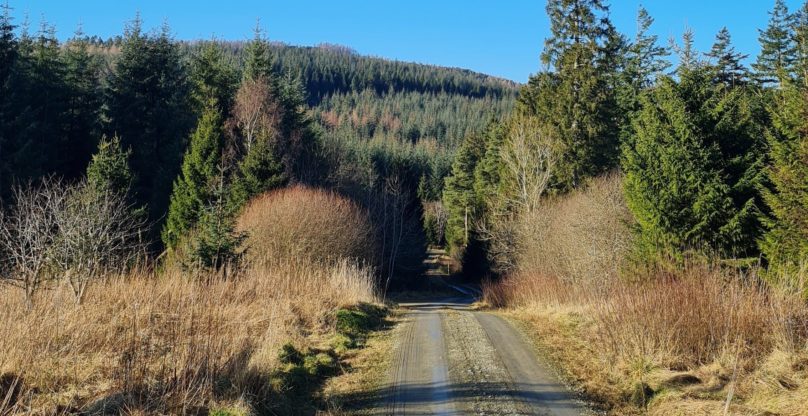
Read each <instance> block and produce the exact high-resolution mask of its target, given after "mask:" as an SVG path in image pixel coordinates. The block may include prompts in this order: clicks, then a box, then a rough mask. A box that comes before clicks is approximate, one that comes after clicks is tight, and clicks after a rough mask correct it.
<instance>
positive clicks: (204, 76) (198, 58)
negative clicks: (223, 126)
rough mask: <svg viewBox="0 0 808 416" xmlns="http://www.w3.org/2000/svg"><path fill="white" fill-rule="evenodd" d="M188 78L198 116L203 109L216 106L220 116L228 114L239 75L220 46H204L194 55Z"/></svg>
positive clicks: (212, 44) (212, 42) (211, 44)
mask: <svg viewBox="0 0 808 416" xmlns="http://www.w3.org/2000/svg"><path fill="white" fill-rule="evenodd" d="M189 75H190V82H191V85H192V87H193V89H192V91H191V97H192V98H193V100H194V102H195V105H194V106H195V107H196V108H197V109H198V111H199V112H200V113H201V112H202V110H204V108H206V107H209V106H215V107H216V108H218V109H219V111H220V112H221V113H222V114H225V115H227V114H230V110H231V108H232V107H233V95H234V94H235V92H236V87H237V85H238V75H237V72H236V69H235V68H234V67H233V65H232V64H231V63H230V62H229V60H228V59H227V57H226V56H225V54H224V51H223V49H222V47H221V45H220V44H219V43H217V42H215V41H211V42H205V43H204V44H203V45H202V46H201V47H200V48H199V50H197V51H196V52H195V53H194V55H193V56H192V58H191V66H190V74H189Z"/></svg>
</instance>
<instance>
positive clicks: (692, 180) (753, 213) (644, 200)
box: [622, 68, 763, 256]
mask: <svg viewBox="0 0 808 416" xmlns="http://www.w3.org/2000/svg"><path fill="white" fill-rule="evenodd" d="M761 113H762V111H761V108H760V105H759V100H756V99H755V94H754V92H753V91H751V89H750V88H748V87H746V86H742V87H741V86H736V87H731V86H728V85H726V84H723V83H717V82H716V81H715V77H714V74H713V72H712V71H710V70H709V68H701V69H696V70H688V71H686V72H684V75H683V76H682V78H681V80H680V82H676V81H674V80H673V79H670V78H664V79H663V82H661V84H660V85H659V86H658V87H656V88H654V89H653V90H652V91H650V92H649V93H647V94H645V95H644V97H643V99H642V106H641V110H640V111H639V112H638V113H636V114H635V117H634V121H633V122H634V129H635V131H636V135H635V136H634V137H633V138H632V140H631V141H629V142H627V143H625V144H624V146H623V159H622V162H623V163H622V165H623V170H624V171H625V172H626V200H627V202H628V204H629V208H630V209H631V210H632V212H633V213H634V216H635V217H636V218H637V220H638V226H639V229H640V231H641V233H640V234H641V236H642V241H643V242H644V243H645V244H646V245H645V248H647V249H649V250H651V251H655V250H672V251H674V252H677V251H680V250H686V249H707V250H711V251H715V252H717V253H718V254H720V255H728V256H745V255H754V254H755V253H756V247H755V241H756V240H757V238H758V237H759V231H760V226H759V223H758V218H759V213H760V211H759V205H760V201H759V195H758V194H757V192H756V191H755V188H756V187H757V186H758V185H759V184H760V182H761V179H762V177H761V160H762V159H761V156H762V155H761V144H760V137H761V135H762V128H761V126H762V123H761V122H760V120H761V118H762V117H763V116H762V114H761Z"/></svg>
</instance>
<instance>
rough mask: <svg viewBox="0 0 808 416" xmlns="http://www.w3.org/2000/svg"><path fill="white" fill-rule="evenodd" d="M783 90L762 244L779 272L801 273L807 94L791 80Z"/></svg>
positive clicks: (807, 222)
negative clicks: (769, 210)
mask: <svg viewBox="0 0 808 416" xmlns="http://www.w3.org/2000/svg"><path fill="white" fill-rule="evenodd" d="M780 94H781V96H780V97H779V98H780V99H779V100H778V101H777V102H779V103H781V104H780V105H779V106H777V107H775V108H773V109H772V111H771V112H772V119H773V120H772V128H771V129H770V130H769V131H768V132H767V134H766V139H767V141H768V144H769V149H770V150H769V152H770V153H769V156H770V159H771V166H770V167H769V169H768V172H767V173H768V178H769V182H770V183H771V187H770V189H766V190H764V193H763V194H764V197H765V199H766V203H767V204H768V206H769V208H770V209H771V217H770V218H769V219H767V221H766V222H767V225H768V226H769V228H770V230H769V232H768V233H766V235H765V238H764V239H763V240H762V241H761V249H762V250H763V253H764V254H765V255H766V258H767V259H768V260H769V262H770V263H771V265H772V268H773V269H774V270H775V271H776V272H783V273H786V274H787V273H793V274H794V275H796V273H795V272H797V271H799V269H800V267H805V266H806V264H808V135H807V134H806V131H807V130H806V120H808V97H807V96H806V90H805V88H804V87H799V86H797V85H794V84H791V83H787V84H785V86H784V89H783V91H782V92H781V93H780ZM790 283H791V284H794V283H795V282H790Z"/></svg>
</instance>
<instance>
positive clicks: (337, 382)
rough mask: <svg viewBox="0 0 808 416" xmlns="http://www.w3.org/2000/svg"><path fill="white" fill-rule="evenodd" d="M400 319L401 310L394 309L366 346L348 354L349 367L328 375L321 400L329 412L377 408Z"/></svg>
mask: <svg viewBox="0 0 808 416" xmlns="http://www.w3.org/2000/svg"><path fill="white" fill-rule="evenodd" d="M400 319H401V315H400V314H398V313H397V312H395V311H394V312H392V313H391V314H390V315H389V316H388V318H387V320H386V322H385V323H384V324H383V325H382V326H381V327H379V328H378V329H377V330H374V331H372V332H371V333H370V334H369V336H368V338H367V341H366V343H365V345H364V348H361V349H356V350H352V351H350V352H348V353H347V354H345V356H344V359H343V365H344V366H345V367H346V371H345V372H343V373H342V374H340V375H338V376H336V377H333V378H331V379H329V380H328V381H327V382H326V383H325V386H324V388H323V390H322V395H321V401H322V403H324V404H325V408H326V410H327V412H328V414H333V415H345V414H350V415H365V414H371V413H372V412H373V410H374V409H376V408H377V406H378V405H379V403H378V400H379V395H378V394H377V393H379V392H381V391H382V390H383V389H384V388H385V386H384V383H385V382H386V380H387V371H388V369H389V368H390V363H391V360H392V354H391V352H392V351H393V346H394V342H395V339H396V332H395V330H394V328H395V325H396V324H397V323H399V322H400Z"/></svg>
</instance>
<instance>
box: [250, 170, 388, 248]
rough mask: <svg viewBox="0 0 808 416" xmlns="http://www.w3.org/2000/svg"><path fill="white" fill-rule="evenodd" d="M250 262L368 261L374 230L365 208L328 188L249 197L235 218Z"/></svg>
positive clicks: (303, 189) (304, 188) (280, 191)
mask: <svg viewBox="0 0 808 416" xmlns="http://www.w3.org/2000/svg"><path fill="white" fill-rule="evenodd" d="M237 228H238V230H239V231H242V232H247V233H248V234H249V238H248V240H247V245H248V246H249V247H250V251H251V253H252V254H251V256H252V260H253V261H258V262H264V261H267V260H268V259H273V258H291V257H308V258H310V259H313V260H315V261H321V262H327V263H332V262H334V261H340V260H341V259H343V258H349V259H355V260H358V261H360V262H363V263H365V264H374V260H375V258H376V251H375V243H376V230H375V228H374V227H373V225H372V224H371V222H370V220H369V219H368V216H367V212H366V211H364V210H363V209H361V208H360V207H359V206H357V205H356V204H355V203H353V202H352V201H350V200H349V199H347V198H345V197H342V196H339V195H337V194H335V193H333V192H329V191H324V190H319V189H311V188H306V187H302V186H296V187H293V188H287V189H281V190H277V191H273V192H269V193H267V194H264V195H261V196H259V197H257V198H255V199H253V200H252V201H251V202H250V203H249V204H248V205H247V207H246V208H245V209H244V212H243V213H242V215H241V216H240V217H239V219H238V224H237Z"/></svg>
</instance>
